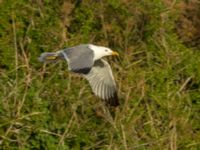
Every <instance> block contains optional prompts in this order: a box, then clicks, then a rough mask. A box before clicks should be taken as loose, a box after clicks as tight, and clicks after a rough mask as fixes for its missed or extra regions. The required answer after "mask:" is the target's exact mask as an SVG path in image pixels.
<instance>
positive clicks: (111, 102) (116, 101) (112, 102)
mask: <svg viewBox="0 0 200 150" xmlns="http://www.w3.org/2000/svg"><path fill="white" fill-rule="evenodd" d="M107 103H108V104H109V105H110V106H113V107H117V106H119V99H118V96H117V93H114V95H113V96H112V97H111V98H109V99H108V100H107Z"/></svg>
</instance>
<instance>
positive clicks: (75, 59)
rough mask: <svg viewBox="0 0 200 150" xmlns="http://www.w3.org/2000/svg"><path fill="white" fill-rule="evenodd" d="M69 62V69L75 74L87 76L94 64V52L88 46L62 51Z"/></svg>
mask: <svg viewBox="0 0 200 150" xmlns="http://www.w3.org/2000/svg"><path fill="white" fill-rule="evenodd" d="M60 53H62V54H63V56H64V58H65V59H66V60H67V61H68V66H69V69H70V70H71V71H73V72H75V73H81V74H87V73H88V72H89V71H90V70H91V68H92V66H93V64H94V52H93V51H92V50H91V49H90V48H89V46H88V45H79V46H75V47H71V48H67V49H64V50H62V51H60Z"/></svg>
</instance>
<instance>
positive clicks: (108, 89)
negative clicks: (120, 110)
mask: <svg viewBox="0 0 200 150" xmlns="http://www.w3.org/2000/svg"><path fill="white" fill-rule="evenodd" d="M84 76H85V77H86V79H87V80H88V81H89V83H90V86H91V87H92V90H93V92H94V93H95V95H97V96H99V97H100V98H102V99H104V100H106V102H107V103H109V104H110V105H111V106H117V105H119V101H118V97H117V88H116V83H115V80H114V77H113V74H112V70H111V67H110V65H109V64H108V63H107V62H106V61H105V60H103V59H99V60H97V61H95V62H94V66H93V67H92V69H91V71H90V72H89V73H88V74H87V75H84Z"/></svg>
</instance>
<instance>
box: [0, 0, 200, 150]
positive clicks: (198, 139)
mask: <svg viewBox="0 0 200 150" xmlns="http://www.w3.org/2000/svg"><path fill="white" fill-rule="evenodd" d="M182 3H183V1H181V3H180V2H179V1H170V0H151V1H150V0H102V1H101V0H83V1H81V0H77V1H70V0H66V1H65V0H55V1H54V0H29V1H28V0H0V149H5V150H12V149H13V150H14V149H20V150H29V149H47V150H55V149H59V150H62V149H63V150H71V149H73V150H78V149H110V150H114V149H119V150H123V149H125V150H134V149H138V150H143V149H152V150H155V149H160V150H163V149H171V150H175V149H181V150H182V149H200V52H199V50H198V49H197V47H194V46H193V47H192V48H191V47H189V46H191V45H193V44H189V43H186V44H187V45H185V44H183V42H185V41H182V40H183V39H185V38H186V37H185V36H187V35H186V34H184V37H180V36H182V34H180V33H185V32H184V29H185V28H179V25H180V24H179V23H182V24H181V26H182V27H183V26H184V21H182V19H184V18H181V15H183V13H182V12H181V11H183V9H178V8H180V4H181V5H182ZM197 4H199V3H197ZM184 11H185V10H184ZM196 13H198V11H197V12H196ZM196 16H198V15H196ZM177 22H179V23H177ZM187 25H188V24H187ZM177 31H178V32H177ZM181 31H183V32H181ZM195 33H196V32H195ZM188 38H189V37H188ZM192 39H193V38H192ZM194 39H195V38H194ZM197 42H198V41H195V43H197ZM81 43H93V44H97V45H104V46H108V47H110V48H111V49H113V50H116V51H118V52H119V53H120V57H119V58H108V61H109V62H110V64H111V65H112V68H113V72H114V75H115V77H116V80H117V84H118V88H119V97H120V103H121V105H120V107H119V108H117V109H111V110H110V112H109V111H108V109H107V108H106V107H105V106H104V105H102V102H101V100H99V99H98V98H96V97H95V96H94V95H92V92H91V89H90V87H89V85H88V83H87V81H86V80H85V79H83V78H82V77H80V76H78V75H76V74H74V73H70V72H68V71H67V64H66V63H65V62H59V63H56V64H47V65H43V64H42V63H40V62H38V60H37V58H38V56H39V55H40V54H41V53H42V52H44V51H56V50H60V49H63V48H66V47H70V46H74V45H77V44H81Z"/></svg>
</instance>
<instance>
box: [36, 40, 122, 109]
mask: <svg viewBox="0 0 200 150" xmlns="http://www.w3.org/2000/svg"><path fill="white" fill-rule="evenodd" d="M109 55H118V53H116V52H114V51H112V50H110V49H109V48H106V47H102V46H96V45H93V44H84V45H78V46H74V47H70V48H67V49H64V50H60V51H57V52H45V53H42V54H41V56H40V57H39V60H40V61H41V62H54V61H56V60H59V59H64V60H66V61H67V62H68V69H69V70H70V71H72V72H75V73H79V74H82V75H83V76H84V77H85V78H86V79H87V80H88V81H89V83H90V86H91V88H92V90H93V92H94V93H95V95H97V96H98V97H100V98H102V99H104V100H106V102H107V103H108V104H110V105H111V106H117V105H119V102H118V97H117V88H116V83H115V80H114V77H113V74H112V71H111V67H110V65H109V64H108V63H107V62H106V61H105V60H103V59H102V57H104V56H109Z"/></svg>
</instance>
